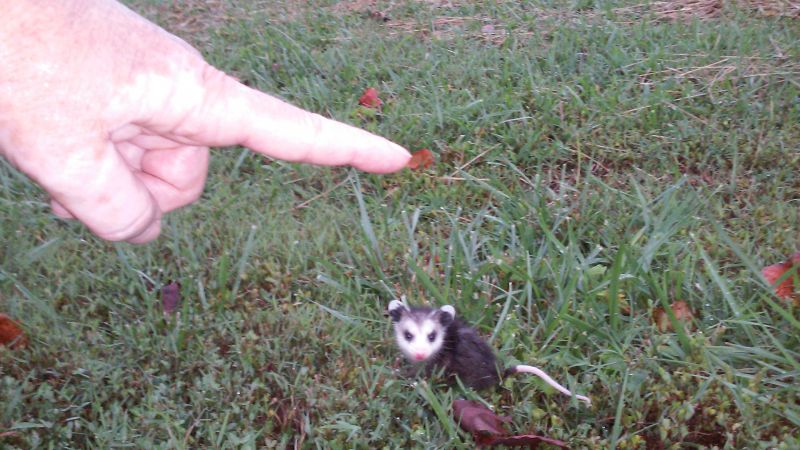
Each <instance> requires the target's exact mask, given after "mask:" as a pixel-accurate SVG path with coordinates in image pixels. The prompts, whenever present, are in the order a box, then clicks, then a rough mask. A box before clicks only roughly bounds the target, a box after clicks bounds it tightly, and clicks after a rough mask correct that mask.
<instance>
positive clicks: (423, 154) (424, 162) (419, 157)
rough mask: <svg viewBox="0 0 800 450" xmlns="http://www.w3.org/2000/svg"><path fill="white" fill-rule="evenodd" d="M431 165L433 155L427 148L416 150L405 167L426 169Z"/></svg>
mask: <svg viewBox="0 0 800 450" xmlns="http://www.w3.org/2000/svg"><path fill="white" fill-rule="evenodd" d="M431 164H433V153H432V152H431V151H430V150H428V149H427V148H423V149H421V150H417V151H415V152H414V153H412V154H411V159H409V160H408V164H406V167H408V168H409V169H414V170H416V169H419V168H420V167H421V168H423V169H427V168H428V167H430V166H431Z"/></svg>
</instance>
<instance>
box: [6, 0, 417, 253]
mask: <svg viewBox="0 0 800 450" xmlns="http://www.w3.org/2000/svg"><path fill="white" fill-rule="evenodd" d="M0 16H2V17H3V20H2V21H0V61H3V66H2V68H0V151H1V152H2V154H3V155H4V156H5V157H6V158H7V159H8V160H9V161H10V162H11V164H13V165H14V166H15V167H17V168H18V169H19V170H21V171H22V172H24V173H26V174H27V175H28V176H29V177H30V178H31V179H33V180H34V181H35V182H37V183H38V184H40V185H41V186H42V187H43V188H44V189H45V190H46V191H47V192H48V193H49V195H50V197H51V205H52V208H53V212H54V213H55V214H56V215H58V216H61V217H65V218H70V217H73V218H77V219H78V220H80V221H81V222H83V223H84V224H86V226H88V227H89V229H90V230H91V231H92V232H94V233H95V234H97V235H98V236H99V237H101V238H104V239H108V240H112V241H123V240H124V241H129V242H135V243H142V242H147V241H150V240H152V239H155V238H156V237H157V236H158V234H159V232H160V223H161V216H162V214H163V213H165V212H167V211H171V210H173V209H175V208H178V207H181V206H184V205H186V204H188V203H191V202H193V201H194V200H196V199H197V198H198V197H199V196H200V194H201V192H202V189H203V185H204V183H205V177H206V171H207V168H208V157H209V155H208V147H209V146H228V145H237V144H238V145H243V146H246V147H249V148H251V149H253V150H255V151H256V152H259V153H262V154H264V155H268V156H271V157H274V158H278V159H283V160H287V161H296V162H305V163H312V164H322V165H352V166H354V167H356V168H358V169H361V170H365V171H369V172H376V173H386V172H391V171H395V170H399V169H401V168H402V167H404V165H405V164H406V162H407V161H408V158H409V155H408V152H407V151H406V150H405V149H403V148H402V147H400V146H397V145H395V144H393V143H391V142H389V141H387V140H386V139H383V138H380V137H378V136H375V135H372V134H370V133H367V132H366V131H363V130H359V129H357V128H354V127H351V126H348V125H345V124H343V123H339V122H335V121H332V120H329V119H325V118H323V117H321V116H319V115H316V114H312V113H309V112H307V111H303V110H301V109H299V108H296V107H294V106H292V105H289V104H287V103H284V102H282V101H280V100H278V99H276V98H274V97H271V96H269V95H267V94H264V93H261V92H258V91H255V90H253V89H250V88H248V87H246V86H244V85H242V84H240V83H239V82H237V81H236V80H234V79H233V78H231V77H229V76H227V75H225V74H224V73H222V72H220V71H219V70H217V69H215V68H213V67H211V66H210V65H208V64H207V63H206V62H205V61H204V60H203V58H202V57H201V56H200V54H199V53H198V52H197V51H196V50H195V49H193V48H192V47H191V46H189V45H188V44H187V43H185V42H184V41H182V40H180V39H178V38H177V37H175V36H173V35H171V34H169V33H167V32H166V31H164V30H162V29H161V28H159V27H157V26H155V25H154V24H152V23H150V22H148V21H147V20H145V19H144V18H142V17H140V16H138V15H136V14H135V13H133V12H132V11H130V10H128V9H127V8H125V7H124V6H122V5H120V4H119V3H117V2H115V1H114V0H60V1H58V2H51V1H47V0H15V1H13V2H2V4H0Z"/></svg>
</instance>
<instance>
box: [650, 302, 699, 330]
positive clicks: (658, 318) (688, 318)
mask: <svg viewBox="0 0 800 450" xmlns="http://www.w3.org/2000/svg"><path fill="white" fill-rule="evenodd" d="M669 307H670V308H671V309H672V314H675V319H676V320H677V321H678V322H684V323H687V324H689V327H688V328H689V329H693V324H692V319H694V313H692V309H691V308H689V304H688V303H686V302H685V301H683V300H678V301H676V302H673V303H672V304H671V305H669ZM653 322H655V324H656V328H658V331H660V332H662V333H666V332H668V331H675V329H674V328H673V327H672V321H670V320H669V314H667V312H666V311H665V310H664V308H662V307H660V306H659V307H658V308H655V309H654V310H653Z"/></svg>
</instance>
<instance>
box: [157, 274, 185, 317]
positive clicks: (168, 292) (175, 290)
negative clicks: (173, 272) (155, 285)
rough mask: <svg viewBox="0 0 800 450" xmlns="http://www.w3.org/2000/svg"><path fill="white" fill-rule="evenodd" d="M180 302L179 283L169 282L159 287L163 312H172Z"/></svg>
mask: <svg viewBox="0 0 800 450" xmlns="http://www.w3.org/2000/svg"><path fill="white" fill-rule="evenodd" d="M180 302H181V284H180V283H178V282H175V281H173V282H171V283H169V284H168V285H166V286H164V287H163V288H161V307H162V309H163V310H164V314H173V313H174V312H175V310H176V309H178V305H179V304H180Z"/></svg>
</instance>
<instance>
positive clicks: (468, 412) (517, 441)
mask: <svg viewBox="0 0 800 450" xmlns="http://www.w3.org/2000/svg"><path fill="white" fill-rule="evenodd" d="M453 414H454V415H455V418H456V420H457V421H458V422H459V424H460V425H461V428H463V429H464V430H466V431H469V432H470V433H472V437H473V438H475V442H476V443H477V444H478V445H479V446H483V445H490V446H495V445H506V446H509V447H521V446H526V447H528V448H536V447H538V446H539V444H541V443H545V444H549V445H555V446H556V447H560V448H568V447H567V444H566V443H565V442H562V441H559V440H557V439H551V438H548V437H544V436H537V435H535V434H524V435H520V436H509V435H508V434H507V431H506V429H505V427H504V426H503V424H504V423H509V422H511V418H510V417H508V416H498V415H497V414H495V413H494V412H493V411H492V410H491V409H489V408H487V407H485V406H483V405H482V404H481V403H478V402H474V401H471V400H454V401H453Z"/></svg>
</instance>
